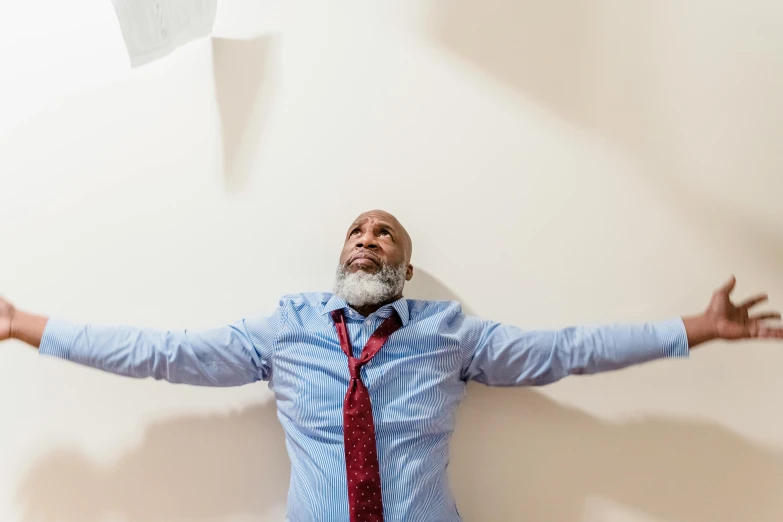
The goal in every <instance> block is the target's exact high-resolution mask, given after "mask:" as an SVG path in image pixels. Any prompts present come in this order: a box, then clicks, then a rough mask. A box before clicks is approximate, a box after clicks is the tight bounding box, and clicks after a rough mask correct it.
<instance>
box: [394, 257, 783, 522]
mask: <svg viewBox="0 0 783 522" xmlns="http://www.w3.org/2000/svg"><path fill="white" fill-rule="evenodd" d="M409 290H410V291H407V290H406V295H408V296H409V297H412V298H431V299H447V300H451V299H454V300H459V298H458V296H457V295H456V294H454V292H452V291H450V290H449V289H448V287H446V286H445V285H444V284H443V283H441V282H440V281H438V280H437V279H436V278H435V277H433V276H432V275H430V274H428V273H427V272H426V271H424V270H421V269H419V268H416V271H415V274H414V277H413V279H412V280H411V282H410V289H409ZM463 308H464V309H465V312H466V313H471V312H470V309H469V308H467V307H463ZM450 480H451V483H452V487H453V490H454V494H455V497H456V499H457V505H458V507H459V509H460V512H461V514H462V516H463V518H464V519H465V520H466V521H477V520H534V521H536V522H563V521H567V520H568V521H571V520H573V521H576V520H580V519H581V516H582V512H583V509H584V505H585V502H586V501H587V500H588V499H590V498H606V499H611V500H613V501H615V502H617V503H619V504H622V505H624V506H627V507H629V508H633V509H636V510H641V511H644V512H646V513H649V514H650V515H652V516H654V517H656V518H659V519H661V520H666V521H667V522H737V521H738V520H750V519H752V520H754V521H756V522H773V521H776V522H777V521H780V520H783V498H782V497H781V496H780V494H779V492H780V491H781V489H783V455H780V454H779V453H777V452H776V451H774V450H772V449H768V448H764V447H762V446H759V445H756V444H754V443H753V442H751V441H749V440H746V439H744V438H742V437H741V436H739V435H737V434H735V433H732V432H730V431H728V430H726V429H725V428H722V427H721V426H719V425H715V424H708V423H703V422H695V421H690V420H682V419H673V418H665V417H650V418H646V419H642V420H636V421H634V422H628V423H609V422H605V421H603V420H600V419H597V418H595V417H592V416H590V415H588V414H586V413H584V412H582V411H579V410H577V409H574V408H570V407H565V406H563V405H561V404H558V403H557V402H555V401H553V400H551V399H549V398H548V397H546V395H544V394H542V393H540V392H536V391H532V390H529V389H498V388H489V387H486V386H483V385H479V384H471V385H470V386H469V387H468V394H467V397H466V399H465V401H464V403H463V404H462V406H461V407H460V410H459V412H458V420H457V428H456V431H455V435H454V441H453V443H452V461H451V466H450ZM749 517H751V518H749Z"/></svg>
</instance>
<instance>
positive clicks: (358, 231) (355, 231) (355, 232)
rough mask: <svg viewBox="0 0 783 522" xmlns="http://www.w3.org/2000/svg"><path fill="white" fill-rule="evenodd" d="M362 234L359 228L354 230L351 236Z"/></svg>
mask: <svg viewBox="0 0 783 522" xmlns="http://www.w3.org/2000/svg"><path fill="white" fill-rule="evenodd" d="M360 232H361V230H359V229H358V228H354V229H353V230H351V235H352V236H355V235H356V234H358V233H360Z"/></svg>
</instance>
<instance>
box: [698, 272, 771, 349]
mask: <svg viewBox="0 0 783 522" xmlns="http://www.w3.org/2000/svg"><path fill="white" fill-rule="evenodd" d="M736 283H737V280H736V279H735V278H734V277H733V276H732V277H731V279H729V280H728V281H727V282H726V284H724V285H723V286H722V287H720V288H719V289H718V290H716V291H715V293H714V294H713V295H712V300H711V301H710V305H709V307H708V308H707V312H706V315H707V317H709V319H710V321H711V323H712V324H713V325H714V328H715V333H716V334H717V336H718V337H719V338H721V339H747V338H752V337H759V338H783V328H780V327H773V326H770V325H769V324H767V322H768V321H769V320H770V319H780V314H779V313H777V312H764V313H759V314H755V315H750V309H751V308H753V307H754V306H756V305H757V304H759V303H763V302H764V301H766V300H767V295H766V294H759V295H756V296H754V297H751V298H750V299H747V300H745V301H743V302H742V303H740V304H739V305H735V304H734V303H732V302H731V297H730V296H731V292H732V290H734V286H735V285H736Z"/></svg>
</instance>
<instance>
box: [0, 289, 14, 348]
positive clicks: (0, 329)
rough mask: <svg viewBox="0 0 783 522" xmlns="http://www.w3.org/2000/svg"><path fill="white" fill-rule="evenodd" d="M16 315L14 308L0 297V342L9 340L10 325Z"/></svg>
mask: <svg viewBox="0 0 783 522" xmlns="http://www.w3.org/2000/svg"><path fill="white" fill-rule="evenodd" d="M14 314H16V308H14V305H12V304H11V303H9V302H8V301H7V300H5V299H3V298H2V297H0V341H5V340H6V339H10V338H11V324H12V323H13V320H14Z"/></svg>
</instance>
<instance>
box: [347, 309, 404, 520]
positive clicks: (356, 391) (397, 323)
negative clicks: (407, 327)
mask: <svg viewBox="0 0 783 522" xmlns="http://www.w3.org/2000/svg"><path fill="white" fill-rule="evenodd" d="M332 320H333V321H334V326H335V328H336V329H337V337H339V339H340V347H341V348H342V349H343V352H345V355H347V356H348V370H349V371H350V374H351V380H350V382H349V383H348V392H347V393H346V394H345V402H344V404H343V437H344V440H345V468H346V471H347V472H348V506H349V508H350V513H351V522H383V500H382V498H381V474H380V470H379V469H378V452H377V449H376V446H375V425H374V424H373V418H372V406H371V404H370V393H369V392H368V391H367V387H366V386H365V385H364V383H363V382H362V376H361V369H362V366H364V365H365V364H367V363H368V362H370V359H372V358H373V356H374V355H375V354H376V353H378V350H380V349H381V346H383V344H384V343H385V342H386V339H388V338H389V336H390V335H391V334H392V333H394V332H395V331H396V330H397V329H399V328H400V327H401V326H402V321H401V320H400V317H399V315H397V312H393V313H392V315H391V316H390V317H389V318H388V319H386V320H385V321H384V322H383V324H381V326H379V327H378V329H377V330H375V333H374V334H372V337H370V340H369V341H367V346H365V347H364V350H362V356H361V357H360V358H359V359H357V358H355V357H354V356H353V352H352V349H351V338H350V336H349V335H348V329H347V328H346V326H345V318H344V317H343V311H342V310H335V311H334V312H332Z"/></svg>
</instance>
